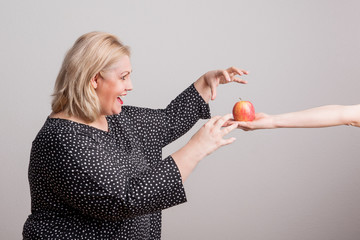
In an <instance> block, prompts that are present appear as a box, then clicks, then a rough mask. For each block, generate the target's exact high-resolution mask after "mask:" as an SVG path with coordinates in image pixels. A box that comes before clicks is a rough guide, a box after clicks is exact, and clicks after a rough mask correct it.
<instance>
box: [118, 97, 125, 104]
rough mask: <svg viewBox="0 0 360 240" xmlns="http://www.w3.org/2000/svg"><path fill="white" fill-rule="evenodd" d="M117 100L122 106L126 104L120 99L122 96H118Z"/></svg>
mask: <svg viewBox="0 0 360 240" xmlns="http://www.w3.org/2000/svg"><path fill="white" fill-rule="evenodd" d="M116 99H117V100H118V102H119V103H120V104H121V105H123V104H124V102H123V100H122V99H121V98H120V96H118V97H117V98H116Z"/></svg>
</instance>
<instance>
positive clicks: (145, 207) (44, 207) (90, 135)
mask: <svg viewBox="0 0 360 240" xmlns="http://www.w3.org/2000/svg"><path fill="white" fill-rule="evenodd" d="M209 117H210V111H209V106H208V105H207V104H206V103H205V102H204V100H203V99H202V98H201V96H200V95H199V93H198V92H197V91H196V89H195V87H194V85H193V84H192V85H191V86H190V87H189V88H187V89H186V90H185V91H183V92H182V93H181V94H180V95H179V96H178V97H177V98H176V99H174V100H173V101H172V102H171V103H170V104H169V105H168V106H167V107H166V108H165V109H155V110H154V109H147V108H138V107H131V106H124V107H123V109H122V112H121V113H120V114H118V115H113V116H108V117H107V121H108V125H109V131H108V132H105V131H102V130H100V129H96V128H93V127H91V126H88V125H85V124H80V123H76V122H73V121H69V120H65V119H55V118H48V119H47V120H46V122H45V124H44V126H43V127H42V129H41V130H40V132H39V133H38V135H37V136H36V138H35V140H34V142H33V145H32V150H31V155H30V165H29V182H30V190H31V215H30V216H29V217H28V219H27V220H26V222H25V224H24V229H23V237H24V239H67V240H69V239H160V237H161V210H162V209H166V208H169V207H172V206H175V205H177V204H180V203H183V202H185V201H186V196H185V191H184V188H183V185H182V180H181V176H180V172H179V170H178V168H177V166H176V164H175V162H174V160H173V159H172V157H171V156H168V157H167V158H165V159H162V152H161V149H162V147H164V146H166V145H167V144H169V143H170V142H172V141H174V140H175V139H177V138H179V137H180V136H182V135H183V134H184V133H186V132H187V131H188V130H189V129H190V128H191V127H192V126H193V125H194V124H195V123H196V122H197V121H198V120H199V119H200V118H209Z"/></svg>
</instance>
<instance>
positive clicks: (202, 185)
mask: <svg viewBox="0 0 360 240" xmlns="http://www.w3.org/2000/svg"><path fill="white" fill-rule="evenodd" d="M359 7H360V3H359V1H355V0H354V1H344V0H338V1H335V0H330V1H325V0H324V1H316V0H308V1H291V0H287V1H285V0H284V1H280V0H277V1H268V0H262V1H261V0H248V1H235V0H234V1H227V0H222V1H205V0H204V1H184V0H182V1H165V0H163V1H130V0H128V1H119V0H117V1H115V0H114V1H110V0H108V1H89V0H86V1H85V0H77V1H64V0H61V1H59V0H58V1H48V0H43V1H40V0H38V1H34V0H33V1H19V0H12V1H4V0H1V2H0V26H1V33H0V34H1V38H0V42H1V44H0V66H1V68H0V69H1V87H0V91H1V95H0V104H1V116H2V117H1V125H0V131H1V134H0V148H1V152H0V154H1V155H0V158H1V168H0V187H1V205H0V239H7V240H11V239H20V238H21V232H22V226H23V223H24V221H25V219H26V217H27V215H28V214H29V213H30V193H29V186H28V181H27V166H28V161H29V152H30V147H31V142H32V140H33V139H34V137H35V135H36V133H37V132H38V130H39V129H40V127H41V126H42V124H43V122H44V121H45V118H46V117H47V115H48V114H49V113H50V99H51V98H50V94H51V93H52V89H53V85H54V81H55V78H56V75H57V73H58V70H59V68H60V65H61V62H62V60H63V57H64V55H65V52H66V51H67V50H68V49H69V48H70V47H71V45H72V44H73V43H74V41H75V40H76V38H78V37H79V36H80V35H81V34H83V33H86V32H89V31H93V30H101V31H107V32H111V33H113V34H115V35H117V36H119V37H120V39H122V41H123V42H125V43H126V44H128V45H130V46H131V48H132V53H133V54H132V64H133V70H134V72H133V84H134V91H133V92H131V93H130V94H129V95H128V96H127V97H126V98H125V100H124V101H125V103H126V104H130V105H137V106H144V107H151V108H162V107H165V106H166V105H167V103H168V102H169V101H170V100H171V99H172V98H173V97H175V96H176V95H177V94H178V93H180V92H181V91H182V90H183V89H185V88H186V87H187V86H188V85H189V84H191V83H192V82H193V81H195V80H196V79H197V78H198V77H199V76H201V75H202V74H203V73H205V72H206V71H208V70H212V69H219V68H226V67H229V66H237V67H240V68H244V69H247V70H248V71H250V75H249V76H247V77H246V80H248V81H249V84H248V85H245V86H242V85H236V84H231V85H225V86H221V87H220V88H219V90H218V98H217V99H216V100H215V101H214V102H211V103H210V106H211V109H212V114H213V115H218V114H221V115H222V114H226V113H229V112H231V109H232V106H233V104H234V103H235V101H237V99H238V98H239V97H242V98H243V99H247V100H250V101H252V102H253V104H254V105H255V108H256V111H258V112H267V113H272V114H276V113H282V112H288V111H295V110H301V109H305V108H309V107H315V106H320V105H325V104H356V103H359V102H360V101H359V97H358V96H359V90H360V81H359V75H360V68H359V55H360V44H359V43H360V41H359V40H360V29H359V22H360V14H359ZM203 123H204V121H201V122H199V123H198V124H197V125H196V126H195V127H194V128H193V129H192V130H191V131H190V132H189V133H188V134H186V135H185V136H184V137H183V138H181V139H179V140H177V141H176V142H174V143H172V144H171V145H169V146H168V147H166V148H165V149H164V156H167V155H168V154H171V153H172V152H174V151H175V150H177V149H178V148H180V147H181V146H182V145H183V144H185V143H186V142H187V141H188V139H189V138H190V137H191V135H192V134H193V133H194V132H195V131H196V130H197V129H198V128H199V127H200V126H201V125H202V124H203ZM230 135H231V136H234V137H236V138H237V141H236V142H235V143H234V144H232V145H230V146H227V147H224V148H222V149H220V150H219V151H217V152H215V153H214V154H212V155H210V156H209V157H207V158H206V159H204V160H203V161H202V162H201V163H200V165H199V166H198V167H197V168H196V170H195V172H194V173H193V175H192V176H191V177H190V178H189V179H188V181H187V182H186V184H185V187H186V190H187V196H188V203H186V204H183V205H180V206H177V207H174V208H171V209H167V210H165V211H164V218H163V238H164V239H241V240H289V239H290V240H292V239H299V240H300V239H301V240H331V239H334V240H338V239H342V240H356V239H360V174H359V173H360V161H359V157H358V153H359V142H358V139H359V137H360V131H359V129H358V128H353V127H346V126H342V127H335V128H326V129H279V130H264V131H254V132H243V131H240V130H239V131H235V132H233V133H231V134H230Z"/></svg>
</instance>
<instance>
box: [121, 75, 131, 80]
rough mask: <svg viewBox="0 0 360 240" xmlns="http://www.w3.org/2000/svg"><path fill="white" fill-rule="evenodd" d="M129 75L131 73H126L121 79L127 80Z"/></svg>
mask: <svg viewBox="0 0 360 240" xmlns="http://www.w3.org/2000/svg"><path fill="white" fill-rule="evenodd" d="M129 75H130V74H126V75H124V76H122V77H120V79H121V80H126V79H128V78H129Z"/></svg>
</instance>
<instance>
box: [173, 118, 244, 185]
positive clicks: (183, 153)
mask: <svg viewBox="0 0 360 240" xmlns="http://www.w3.org/2000/svg"><path fill="white" fill-rule="evenodd" d="M231 116H232V115H231V114H228V115H225V116H223V117H221V116H215V117H213V118H211V119H210V120H209V121H208V122H207V123H205V124H204V125H203V126H202V127H201V128H200V129H199V130H198V131H197V132H196V133H195V135H194V136H192V138H191V139H190V140H189V142H188V143H187V144H186V145H185V146H184V147H182V148H181V149H179V150H178V151H176V152H175V153H173V154H172V155H171V156H172V158H173V159H174V161H175V163H176V165H177V166H178V168H179V171H180V174H181V177H182V181H183V182H184V181H185V180H186V179H187V178H188V176H189V175H190V174H191V172H192V171H193V170H194V169H195V167H196V165H197V164H198V163H199V162H200V160H201V159H203V158H204V157H206V156H207V155H209V154H211V153H212V152H214V151H215V150H216V149H218V148H220V147H222V146H224V145H228V144H230V143H233V142H234V141H235V138H233V137H232V138H229V139H224V136H225V135H227V134H228V133H230V132H231V131H232V130H234V129H235V128H236V127H237V124H233V125H230V126H227V127H223V125H224V124H225V123H226V122H227V121H228V120H229V119H230V118H231Z"/></svg>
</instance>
